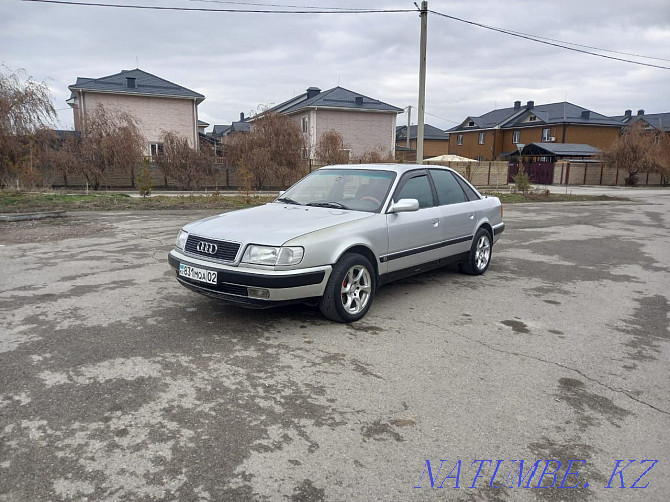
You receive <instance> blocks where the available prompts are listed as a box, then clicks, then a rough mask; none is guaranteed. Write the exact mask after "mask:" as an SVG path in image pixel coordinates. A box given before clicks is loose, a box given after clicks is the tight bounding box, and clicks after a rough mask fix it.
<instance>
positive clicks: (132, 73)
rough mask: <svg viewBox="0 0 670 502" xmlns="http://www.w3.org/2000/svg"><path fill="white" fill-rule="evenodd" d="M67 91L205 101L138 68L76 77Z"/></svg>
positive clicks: (185, 89)
mask: <svg viewBox="0 0 670 502" xmlns="http://www.w3.org/2000/svg"><path fill="white" fill-rule="evenodd" d="M133 79H134V80H133ZM133 85H134V87H133ZM68 89H70V90H71V91H73V90H79V89H81V90H85V91H94V92H107V93H114V94H138V95H144V96H146V95H151V96H170V97H177V98H191V99H193V98H195V99H196V100H197V101H198V102H200V101H202V100H204V99H205V96H203V95H202V94H199V93H197V92H194V91H191V90H190V89H187V88H186V87H182V86H180V85H177V84H174V83H172V82H169V81H167V80H165V79H162V78H160V77H157V76H156V75H152V74H151V73H147V72H145V71H143V70H140V69H139V68H138V69H135V70H123V71H122V72H120V73H116V74H114V75H108V76H107V77H101V78H83V77H77V82H76V83H74V84H72V85H71V86H69V87H68Z"/></svg>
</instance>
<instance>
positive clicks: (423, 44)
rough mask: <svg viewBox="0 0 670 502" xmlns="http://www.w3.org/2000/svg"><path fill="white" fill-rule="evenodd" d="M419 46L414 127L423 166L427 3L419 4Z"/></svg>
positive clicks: (417, 155)
mask: <svg viewBox="0 0 670 502" xmlns="http://www.w3.org/2000/svg"><path fill="white" fill-rule="evenodd" d="M420 15H421V44H420V45H421V46H420V51H421V53H420V57H419V121H418V125H417V127H416V129H417V131H416V163H417V164H423V129H424V127H423V126H424V113H425V112H426V38H427V30H428V2H427V0H423V1H422V2H421V14H420Z"/></svg>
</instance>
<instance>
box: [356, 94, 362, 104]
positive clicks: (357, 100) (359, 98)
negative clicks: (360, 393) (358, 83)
mask: <svg viewBox="0 0 670 502" xmlns="http://www.w3.org/2000/svg"><path fill="white" fill-rule="evenodd" d="M356 104H357V105H358V106H361V105H362V104H363V96H356Z"/></svg>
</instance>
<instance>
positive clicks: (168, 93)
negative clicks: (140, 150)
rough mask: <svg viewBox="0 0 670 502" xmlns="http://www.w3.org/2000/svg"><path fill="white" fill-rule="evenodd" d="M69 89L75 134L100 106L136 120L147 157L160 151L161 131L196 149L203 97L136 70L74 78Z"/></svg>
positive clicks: (84, 125) (68, 101) (82, 128)
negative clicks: (87, 115)
mask: <svg viewBox="0 0 670 502" xmlns="http://www.w3.org/2000/svg"><path fill="white" fill-rule="evenodd" d="M68 89H70V91H71V92H72V94H71V96H70V99H68V100H67V103H68V104H69V105H70V106H71V107H72V110H73V113H74V126H75V130H77V131H82V130H84V128H85V127H86V113H87V112H89V111H90V110H93V109H95V108H96V107H97V106H98V105H99V104H102V105H103V106H104V107H105V108H107V109H116V110H119V111H122V112H127V113H130V114H132V115H133V116H134V117H135V118H136V119H137V120H138V122H139V126H140V130H141V131H142V134H144V137H145V139H146V154H147V155H149V156H152V155H155V154H156V153H157V152H158V151H159V150H160V148H161V146H162V144H161V135H162V133H163V131H175V132H176V133H177V134H179V135H180V136H182V137H184V138H187V140H188V142H189V143H190V145H191V146H192V147H195V148H198V144H199V142H198V126H199V123H198V105H199V104H200V103H202V101H204V99H205V96H203V95H202V94H199V93H197V92H194V91H191V90H189V89H187V88H185V87H182V86H180V85H177V84H174V83H172V82H169V81H167V80H165V79H162V78H160V77H157V76H155V75H152V74H150V73H147V72H145V71H143V70H140V69H139V68H138V69H135V70H123V71H122V72H120V73H116V74H114V75H108V76H106V77H100V78H83V77H77V81H76V82H75V83H74V84H72V85H70V86H68ZM202 125H203V124H200V126H202Z"/></svg>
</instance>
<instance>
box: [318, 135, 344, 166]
mask: <svg viewBox="0 0 670 502" xmlns="http://www.w3.org/2000/svg"><path fill="white" fill-rule="evenodd" d="M345 148H346V147H345V146H344V139H343V138H342V135H341V134H340V133H339V132H337V131H335V130H333V129H331V130H330V131H328V132H325V133H323V134H322V135H321V137H320V138H319V142H318V143H317V145H316V159H317V161H318V162H319V163H321V164H324V165H329V166H330V165H334V164H348V163H349V152H348V151H347V150H346V149H345Z"/></svg>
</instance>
